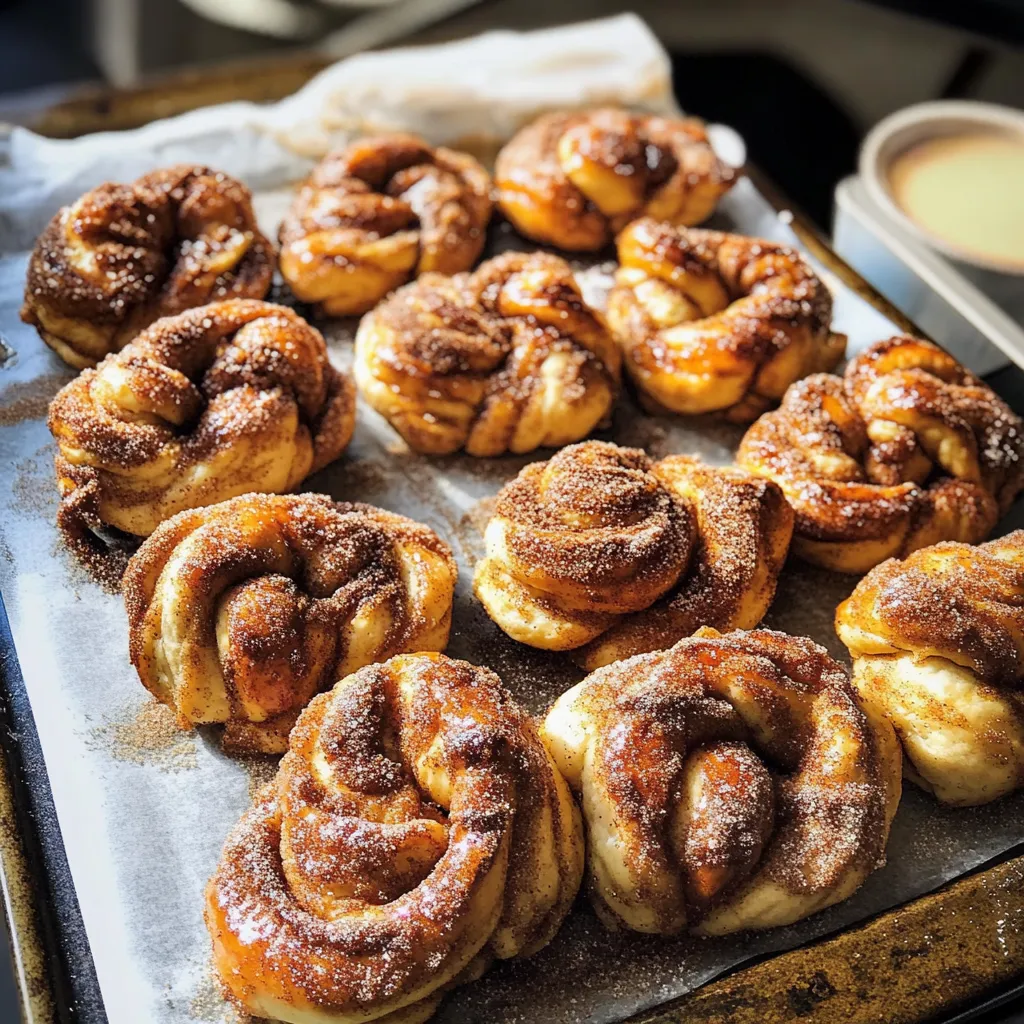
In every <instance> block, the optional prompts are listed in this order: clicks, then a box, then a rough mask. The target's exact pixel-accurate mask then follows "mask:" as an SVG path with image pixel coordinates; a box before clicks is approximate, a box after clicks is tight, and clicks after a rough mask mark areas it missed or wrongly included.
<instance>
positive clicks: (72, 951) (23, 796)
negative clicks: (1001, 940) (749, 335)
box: [0, 53, 1024, 1024]
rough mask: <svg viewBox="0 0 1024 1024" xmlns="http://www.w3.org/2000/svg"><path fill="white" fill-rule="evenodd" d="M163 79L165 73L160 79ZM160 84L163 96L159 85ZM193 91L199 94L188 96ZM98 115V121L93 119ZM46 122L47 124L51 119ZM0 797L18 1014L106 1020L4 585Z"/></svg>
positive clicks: (92, 101)
mask: <svg viewBox="0 0 1024 1024" xmlns="http://www.w3.org/2000/svg"><path fill="white" fill-rule="evenodd" d="M326 63H327V62H326V61H324V60H323V59H322V58H320V57H317V56H316V55H310V54H308V53H307V54H300V55H297V56H296V57H294V58H292V59H291V60H288V59H285V60H280V59H278V60H274V61H253V62H242V63H238V64H236V65H232V66H230V67H228V68H222V69H219V70H218V69H210V70H206V71H203V70H198V71H187V72H185V73H183V74H179V75H175V76H164V77H162V78H157V79H155V80H154V81H153V82H152V83H149V84H147V85H145V86H143V87H139V88H137V89H128V90H123V89H122V90H113V89H103V88H102V87H101V88H98V89H94V90H92V95H91V96H90V97H89V99H88V100H87V101H78V100H74V99H72V100H70V101H68V102H66V103H63V104H58V105H57V108H55V109H58V110H59V109H60V108H62V107H63V108H65V109H66V110H67V113H66V114H65V115H64V120H63V121H61V120H60V119H58V120H57V121H56V123H57V124H58V125H59V127H58V129H57V131H56V132H54V134H58V135H74V134H82V133H79V132H74V131H69V130H68V127H69V125H70V124H72V123H73V117H74V114H75V109H76V105H77V104H81V106H80V107H79V113H80V114H81V115H84V121H85V123H86V124H87V125H88V127H89V130H91V131H96V130H102V127H103V125H102V119H103V117H104V116H105V115H106V114H107V113H109V112H110V111H111V110H114V111H115V112H116V110H117V104H125V105H127V107H128V109H129V110H136V109H137V108H138V106H139V105H144V104H145V103H146V102H147V100H148V101H149V102H153V101H155V100H156V99H158V98H159V96H160V95H161V93H162V90H163V89H166V87H167V86H168V85H170V86H171V87H173V86H174V85H175V84H176V83H177V84H178V86H179V88H180V89H181V91H182V92H183V93H184V94H185V95H186V96H187V97H188V99H187V100H186V104H190V105H191V106H198V105H205V103H206V102H217V101H220V100H222V99H233V98H250V96H249V95H247V94H246V92H245V90H246V86H245V85H244V84H243V83H244V82H245V80H246V79H248V80H249V81H250V82H251V81H253V80H259V78H260V76H259V75H253V74H251V72H252V70H253V68H259V67H261V66H264V67H273V68H274V69H275V71H277V72H278V73H280V74H281V75H282V77H283V80H284V81H285V82H286V83H287V86H286V88H285V89H284V90H283V92H280V93H279V92H277V91H276V90H275V87H274V85H273V84H270V85H268V84H267V83H266V82H265V81H261V82H260V85H259V86H258V89H259V95H258V98H261V99H273V98H278V96H279V95H284V94H286V93H287V92H291V91H293V90H294V89H295V88H297V87H298V85H300V84H301V80H302V79H303V78H308V77H312V75H313V74H314V73H316V71H318V70H320V69H321V68H322V67H323V66H324V65H325V64H326ZM161 82H163V83H164V85H163V86H161V84H160V83H161ZM204 83H209V84H210V85H211V86H212V87H213V88H214V90H215V98H214V99H213V100H211V99H210V98H209V96H208V95H207V97H206V98H205V99H204V98H203V97H204V93H203V88H204ZM225 93H227V95H225ZM162 94H163V95H165V96H166V92H163V93H162ZM252 98H256V97H252ZM193 99H195V100H197V102H195V103H193V102H192V100H193ZM185 109H190V106H189V105H181V104H180V103H179V104H178V105H175V106H174V108H173V111H170V110H167V109H166V108H165V109H164V110H162V111H159V112H153V111H150V112H149V116H146V117H145V118H144V119H143V120H142V121H138V122H137V123H145V122H146V121H149V120H154V119H155V118H156V117H159V116H167V114H168V113H171V112H173V113H178V112H181V111H183V110H185ZM46 116H47V115H46V114H44V115H43V118H42V120H41V122H40V127H46V126H47V121H46ZM97 121H100V122H101V123H99V124H97ZM50 125H51V127H52V125H53V121H51V123H50ZM130 126H134V125H133V124H130V123H124V120H123V119H122V121H121V122H120V123H118V125H117V127H118V128H121V127H125V128H126V127H130ZM62 129H63V130H62ZM744 172H745V174H746V175H747V177H748V178H750V179H751V181H752V182H753V184H754V185H755V187H756V188H757V189H758V190H759V191H760V192H761V193H762V195H764V197H765V198H766V199H767V200H768V202H769V203H770V204H771V205H772V207H773V208H774V209H775V211H776V213H777V214H778V215H779V216H781V217H782V218H783V219H784V220H785V221H786V222H787V224H788V226H789V227H790V228H791V229H792V231H793V233H794V234H795V235H796V236H797V238H798V239H799V241H800V244H801V246H802V247H804V248H805V249H806V251H807V252H808V253H809V254H810V255H811V256H813V257H814V258H815V259H816V260H817V261H818V262H819V263H821V264H822V265H823V266H824V267H825V268H826V269H827V270H828V271H830V272H831V273H833V274H835V276H836V277H838V278H839V279H840V280H841V281H842V282H843V283H844V284H845V285H846V286H847V287H849V288H850V289H852V290H853V291H854V292H856V294H857V295H858V296H859V297H860V298H862V299H863V300H864V301H866V302H867V303H869V304H870V305H871V306H873V307H874V308H875V309H876V310H878V311H879V312H880V313H882V314H883V315H884V316H886V317H887V318H888V319H890V320H891V321H892V322H893V323H894V324H896V325H897V326H899V327H900V329H901V330H903V331H905V332H906V333H909V334H915V335H916V336H918V337H925V338H927V337H928V335H927V334H926V333H925V332H923V331H922V330H921V329H920V328H919V327H917V326H916V325H915V324H914V323H913V321H911V320H910V319H909V318H908V317H907V316H905V315H904V314H903V313H902V312H901V311H900V310H899V309H898V308H897V307H896V306H894V305H893V304H892V303H891V302H890V301H889V300H888V299H886V298H885V297H884V296H883V295H881V293H879V292H878V291H876V290H875V289H874V288H873V287H872V286H871V285H870V284H868V282H867V281H865V280H864V279H863V278H862V277H861V276H860V275H859V274H858V273H857V272H856V271H855V270H854V269H853V268H852V267H851V266H850V265H849V264H847V263H846V262H845V261H844V260H843V259H842V258H841V257H839V256H838V255H837V254H836V253H835V252H834V251H833V250H832V248H831V246H830V245H829V244H828V242H827V241H826V239H825V238H824V237H823V236H822V234H821V233H820V231H819V230H818V228H817V227H816V226H815V225H814V223H813V222H812V221H811V220H810V218H809V217H807V216H806V215H805V214H804V213H803V212H802V211H801V210H800V209H799V208H798V207H797V206H796V205H795V204H794V203H792V202H791V201H790V200H789V199H787V198H786V197H785V196H784V195H783V193H782V192H781V191H780V190H779V189H778V188H777V187H776V186H775V185H774V183H773V182H772V181H771V180H770V179H768V178H767V177H766V176H765V175H764V174H763V173H762V172H760V171H759V170H758V169H757V168H756V166H753V165H751V164H749V163H748V164H747V165H746V167H745V168H744ZM5 801H8V802H9V805H10V807H11V809H12V812H13V818H14V823H15V826H16V829H17V835H13V836H9V837H7V838H8V840H13V841H7V842H3V841H0V895H2V903H3V911H4V916H5V920H6V924H7V929H8V934H9V936H10V945H11V953H12V962H13V964H14V968H15V979H16V985H17V991H18V996H19V1000H20V1002H21V1012H22V1018H23V1021H24V1022H25V1024H49V1022H50V1021H54V1020H56V1021H59V1022H60V1024H106V1021H107V1017H106V1011H105V1008H104V1005H103V1000H102V995H101V993H100V990H99V983H98V980H97V977H96V972H95V968H94V967H93V964H92V956H91V949H90V945H89V941H88V937H87V936H86V934H85V928H84V924H83V922H82V917H81V912H80V910H79V907H78V899H77V894H76V892H75V887H74V883H73V881H72V879H71V874H70V870H69V867H68V863H67V858H66V853H65V850H64V846H63V842H62V840H61V836H60V827H59V823H58V821H57V816H56V809H55V807H54V804H53V798H52V795H51V793H50V787H49V777H48V774H47V772H46V766H45V761H44V759H43V755H42V750H41V748H40V745H39V738H38V735H37V733H36V728H35V722H34V718H33V716H32V710H31V705H30V701H29V697H28V693H27V690H26V688H25V684H24V679H23V677H22V673H21V667H20V663H19V661H18V655H17V650H16V647H15V645H14V641H13V637H12V636H11V631H10V625H9V623H8V619H7V614H6V609H5V607H4V605H3V595H2V592H0V823H2V821H3V819H4V808H5V806H7V803H5ZM1021 850H1022V847H1017V848H1015V850H1014V851H1011V852H1009V853H1008V854H1006V855H1004V857H1003V858H998V859H997V861H998V863H999V864H1008V863H1011V862H1014V863H1016V862H1019V863H1020V864H1021V865H1022V866H1024V855H1022V854H1021ZM997 870H998V865H997V866H995V867H994V866H993V864H992V862H989V863H987V864H985V865H982V866H980V867H979V868H977V869H975V870H973V871H971V872H968V873H966V874H964V875H960V876H958V877H957V878H955V879H952V880H951V881H949V882H947V883H946V884H945V885H943V886H941V887H939V888H938V889H936V890H934V891H933V892H931V893H928V894H925V895H923V896H920V897H917V898H916V899H914V900H910V901H907V902H906V903H902V904H898V905H897V906H894V907H892V908H889V909H888V910H886V911H883V912H882V913H880V914H879V915H876V916H875V917H872V918H868V919H866V920H864V921H861V922H858V923H856V924H854V925H851V926H849V927H847V928H845V929H842V930H841V931H839V932H836V933H830V934H828V935H826V936H823V937H821V938H818V939H816V940H814V941H812V942H810V943H806V944H804V945H802V946H798V947H796V948H794V949H791V950H788V951H784V952H780V953H776V954H772V955H769V956H767V957H764V958H759V959H757V960H754V961H752V962H743V963H740V964H737V965H735V966H734V967H733V968H730V969H728V970H727V971H725V972H723V973H722V974H719V975H717V976H716V977H714V978H712V979H711V980H710V981H708V982H706V983H705V984H704V985H702V986H700V987H699V988H697V989H695V990H694V991H693V992H691V993H688V994H686V995H684V996H682V997H679V998H677V999H673V1000H669V1001H666V1002H665V1003H663V1004H660V1005H659V1006H656V1007H654V1008H652V1009H650V1010H647V1011H644V1012H642V1013H640V1014H637V1015H635V1016H632V1017H630V1018H628V1019H627V1021H624V1022H623V1024H629V1022H630V1021H635V1022H637V1024H640V1022H643V1024H675V1022H677V1021H682V1020H683V1019H684V1018H683V1017H681V1016H679V1013H680V1012H681V1011H684V1010H685V1006H686V1003H687V1002H688V1001H689V1000H691V999H692V998H693V997H694V996H696V995H697V994H699V993H707V992H708V991H709V990H711V989H714V988H716V987H719V986H724V985H727V984H728V983H729V982H730V981H731V980H732V979H736V978H739V977H742V976H743V975H744V974H745V973H746V972H748V971H756V969H757V968H758V966H760V965H761V964H765V963H775V962H777V961H779V960H783V959H786V958H792V957H797V956H799V955H800V954H803V953H806V952H807V951H808V950H814V949H821V948H824V947H828V946H830V945H831V944H834V943H837V942H841V941H842V940H843V939H844V937H847V936H850V935H852V934H854V933H857V932H859V931H861V930H863V929H865V928H867V927H869V926H871V925H872V924H873V923H874V922H876V921H879V920H882V919H885V918H888V917H893V916H895V915H899V914H904V915H906V914H908V913H913V912H914V911H915V908H920V907H922V906H924V905H926V904H927V903H928V901H934V900H937V899H941V898H943V896H946V895H951V894H954V893H956V892H957V890H958V889H960V888H962V887H964V886H965V885H967V884H969V883H970V882H971V881H972V880H974V879H978V878H979V877H981V876H984V875H990V874H992V873H994V872H996V871H997ZM1021 906H1022V907H1024V896H1022V899H1021ZM1020 970H1021V972H1024V961H1022V962H1021V964H1020ZM1021 995H1024V977H1022V978H1021V980H1020V981H1019V982H1018V983H1016V984H1013V985H1011V986H1010V987H1002V988H1000V989H999V990H997V991H995V992H993V993H990V994H989V995H988V996H986V997H985V998H983V999H982V1000H981V1001H979V1002H978V1003H977V1004H976V1005H974V1006H970V1007H968V1008H966V1009H964V1008H963V1007H962V1006H957V1007H954V1008H953V1010H952V1013H951V1015H948V1016H944V1017H943V1018H942V1019H943V1020H944V1021H946V1024H965V1022H967V1021H969V1020H973V1019H975V1018H976V1017H977V1016H978V1015H980V1014H981V1013H984V1012H987V1011H988V1010H990V1009H994V1008H996V1007H998V1006H1002V1005H1005V1004H1006V1003H1008V1002H1011V1001H1013V1000H1014V999H1016V998H1018V997H1019V996H1021ZM799 1017H800V1019H801V1020H807V1021H813V1020H816V1019H817V1020H824V1018H819V1017H817V1015H816V1014H814V1015H813V1016H811V1015H808V1014H806V1013H801V1014H800V1015H799ZM794 1019H796V1018H795V1017H794Z"/></svg>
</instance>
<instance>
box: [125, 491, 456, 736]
mask: <svg viewBox="0 0 1024 1024" xmlns="http://www.w3.org/2000/svg"><path fill="white" fill-rule="evenodd" d="M456 574H457V570H456V567H455V562H454V560H453V558H452V553H451V550H450V549H449V547H448V545H447V544H445V543H444V541H442V540H441V539H440V538H439V537H438V536H437V535H436V534H435V533H434V531H433V530H431V529H429V527H426V526H423V525H421V524H420V523H415V522H413V521H412V520H411V519H406V518H405V517H404V516H399V515H394V514H393V513H391V512H385V511H384V510H383V509H379V508H374V507H373V506H372V505H360V504H353V503H349V502H335V501H331V499H330V498H327V497H325V496H323V495H319V494H299V495H276V494H245V495H242V496H241V497H238V498H233V499H232V500H230V501H224V502H221V503H220V504H219V505H211V506H209V507H207V508H197V509H191V510H189V511H186V512H182V513H180V514H179V515H177V516H175V517H174V518H173V519H170V520H168V521H167V522H165V523H163V524H162V525H161V526H160V527H158V528H157V530H156V531H155V532H154V533H153V534H152V535H151V536H150V537H149V538H148V539H147V540H146V541H145V543H143V545H142V546H141V547H140V548H139V550H138V551H137V552H136V553H135V555H133V556H132V559H131V561H130V562H129V564H128V570H127V572H126V573H125V576H124V583H123V589H124V598H125V607H126V608H127V611H128V627H129V654H130V656H131V660H132V664H133V665H134V666H135V668H136V670H137V671H138V673H139V678H140V679H141V680H142V683H143V685H144V686H145V687H146V689H147V690H149V691H150V692H151V693H152V694H153V696H154V697H156V698H157V700H159V701H161V702H162V703H164V704H166V705H168V706H169V707H170V708H172V709H173V710H174V711H175V712H176V713H177V716H178V724H179V725H180V726H181V727H182V728H183V729H188V728H191V727H192V726H194V725H201V724H209V723H224V724H225V725H226V727H227V728H226V730H225V734H224V745H225V746H227V747H234V748H236V749H250V750H261V751H266V752H279V751H281V750H283V749H284V747H285V741H286V739H287V736H288V730H289V729H290V728H291V726H292V724H293V723H294V722H295V717H296V715H297V714H298V713H299V712H300V711H301V710H302V708H303V707H305V706H306V704H307V703H308V702H309V700H310V699H311V698H312V697H313V695H314V694H316V693H318V692H319V691H321V690H323V689H325V688H326V687H328V686H330V685H332V684H333V683H334V682H335V681H337V680H338V679H339V678H340V677H341V676H343V675H346V674H347V673H349V672H354V671H355V670H356V669H358V668H362V667H363V666H364V665H368V664H370V663H371V662H374V661H383V660H385V659H386V658H390V657H391V656H392V655H395V654H401V653H404V652H406V651H434V650H438V651H439V650H441V649H443V648H444V647H445V645H446V644H447V643H448V632H449V630H450V628H451V616H452V594H453V592H454V588H455V579H456Z"/></svg>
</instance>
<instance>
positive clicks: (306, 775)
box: [206, 654, 583, 1024]
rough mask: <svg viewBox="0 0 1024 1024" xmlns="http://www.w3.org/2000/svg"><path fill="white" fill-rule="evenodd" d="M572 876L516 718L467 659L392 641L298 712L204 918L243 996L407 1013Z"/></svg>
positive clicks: (501, 945)
mask: <svg viewBox="0 0 1024 1024" xmlns="http://www.w3.org/2000/svg"><path fill="white" fill-rule="evenodd" d="M582 872H583V843H582V828H581V824H580V819H579V812H578V810H577V809H576V806H575V804H574V802H573V800H572V797H571V795H570V793H569V790H568V787H567V786H566V784H565V781H564V780H563V779H562V778H561V776H559V774H558V772H557V771H556V770H555V767H554V765H553V763H552V761H551V758H550V756H549V755H548V753H547V752H546V750H545V749H544V746H543V744H542V743H541V742H540V739H539V737H538V735H537V732H536V729H535V727H534V725H533V724H532V722H531V721H530V718H529V716H528V715H527V714H526V713H525V712H523V711H522V710H521V709H519V708H518V707H517V706H516V705H515V704H514V703H513V701H512V699H511V697H510V696H509V695H508V693H507V692H506V691H505V690H504V688H503V687H502V686H501V684H500V681H499V680H498V678H497V677H496V676H495V675H494V674H493V673H491V672H489V671H487V670H486V669H480V668H475V667H474V666H472V665H469V664H467V663H466V662H460V661H453V660H451V659H449V658H446V657H444V656H443V655H424V654H417V655H407V656H402V657H398V658H394V659H392V660H391V661H389V662H387V663H386V664H384V665H374V666H371V667H368V668H364V669H362V670H360V671H359V672H357V673H355V674H354V675H350V676H348V677H346V678H344V679H342V680H341V682H339V683H338V684H337V685H336V686H335V687H334V689H333V690H331V691H330V692H329V693H326V694H324V695H322V696H320V697H318V698H317V699H316V700H315V701H314V702H313V703H312V704H311V705H310V707H309V708H308V709H307V710H306V711H305V712H304V714H303V715H302V717H301V718H300V720H299V722H298V724H297V725H296V727H295V730H294V731H293V733H292V736H291V739H290V743H289V751H288V753H287V754H286V755H285V757H284V759H283V761H282V762H281V768H280V771H279V773H278V776H277V779H276V780H275V781H274V782H273V783H272V784H271V785H270V786H269V787H268V789H267V791H266V792H265V793H264V796H263V798H262V799H261V800H260V802H259V803H258V804H257V806H256V807H255V808H254V809H253V810H252V811H250V812H249V813H248V814H247V815H246V816H245V818H243V819H242V821H241V822H240V823H239V825H238V827H237V828H236V829H235V831H234V832H233V833H232V835H231V837H230V838H229V839H228V842H227V845H226V846H225V849H224V854H223V856H222V858H221V862H220V865H219V866H218V868H217V872H216V873H215V875H214V877H213V878H212V879H211V881H210V884H209V886H208V889H207V900H206V922H207V926H208V928H209V929H210V933H211V935H212V936H213V941H214V956H215V961H216V964H217V966H218V968H219V970H220V973H221V976H222V978H223V979H224V981H225V983H226V984H227V986H228V988H229V989H230V991H231V992H232V994H233V996H234V997H235V999H236V1000H237V1001H238V1002H239V1003H240V1004H241V1006H242V1007H243V1008H245V1009H246V1010H248V1011H249V1012H252V1013H255V1014H258V1015H259V1016H261V1017H272V1018H274V1019H276V1020H282V1021H290V1022H296V1024H299V1022H301V1024H328V1022H329V1024H349V1022H351V1024H354V1022H357V1021H369V1020H380V1021H386V1022H388V1024H395V1022H398V1021H401V1022H403V1024H406V1022H408V1021H421V1020H425V1019H426V1018H427V1017H428V1016H430V1014H431V1013H432V1012H433V1010H434V1009H435V1008H436V1006H437V1003H438V1001H439V999H440V997H441V995H442V994H443V993H444V992H445V991H446V990H447V989H449V988H452V987H454V986H455V985H459V984H464V983H465V982H467V981H471V980H473V979H474V978H475V977H478V976H479V975H480V974H481V973H483V971H484V970H485V969H486V967H487V965H488V964H489V963H490V962H492V961H493V960H494V959H495V958H500V959H508V958H511V957H516V956H528V955H530V954H531V953H533V952H535V951H536V950H538V949H540V948H541V947H542V946H544V945H546V944H547V942H548V941H549V940H550V939H551V937H552V936H553V935H554V933H555V931H556V930H557V928H558V926H559V925H560V924H561V922H562V920H563V919H564V917H565V915H566V914H567V913H568V910H569V907H570V905H571V903H572V900H573V898H574V896H575V895H576V891H577V889H578V888H579V884H580V880H581V876H582Z"/></svg>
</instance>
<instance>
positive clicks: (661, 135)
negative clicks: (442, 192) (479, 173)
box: [495, 109, 736, 252]
mask: <svg viewBox="0 0 1024 1024" xmlns="http://www.w3.org/2000/svg"><path fill="white" fill-rule="evenodd" d="M735 180H736V172H735V171H734V170H733V169H732V168H731V167H729V166H727V165H726V164H724V163H722V161H721V160H719V159H718V157H717V156H715V151H714V150H713V149H712V148H711V144H710V143H709V142H708V137H707V133H706V132H705V130H704V124H703V122H701V121H699V120H697V119H696V118H692V117H690V118H666V117H653V116H650V115H647V114H630V113H628V112H627V111H624V110H615V109H598V110H589V111H563V112H560V113H553V114H545V115H544V116H543V117H540V118H538V119H537V120H536V121H534V122H533V123H532V124H529V125H527V126H526V127H525V128H523V129H522V130H521V131H519V132H518V133H517V134H516V135H515V136H514V137H513V138H512V139H511V140H510V141H509V142H508V143H507V145H506V146H505V147H504V148H503V149H502V151H501V152H500V153H499V154H498V159H497V163H496V165H495V184H496V186H497V191H498V204H499V206H500V207H501V210H502V212H503V213H504V214H505V216H506V217H508V219H509V220H510V221H511V222H512V224H513V225H514V226H515V228H516V230H517V231H519V232H520V233H521V234H523V235H525V236H526V237H527V238H532V239H533V240H534V241H537V242H546V243H550V244H551V245H556V246H558V248H560V249H569V250H571V251H574V252H596V251H597V250H599V249H603V248H604V247H605V246H606V245H608V243H609V242H611V240H612V239H613V238H614V237H615V235H616V234H617V233H618V232H619V231H620V230H621V229H622V228H623V227H625V225H626V224H627V223H628V222H629V221H631V220H633V218H635V217H640V216H643V215H645V214H647V215H649V216H651V217H656V218H657V219H658V220H662V221H665V222H667V223H670V224H699V223H700V222H701V221H704V220H707V218H708V217H710V216H711V214H712V212H713V211H714V209H715V206H716V205H717V204H718V201H719V199H721V198H722V196H723V195H725V193H726V192H728V191H729V189H730V188H732V185H733V182H734V181H735Z"/></svg>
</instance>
